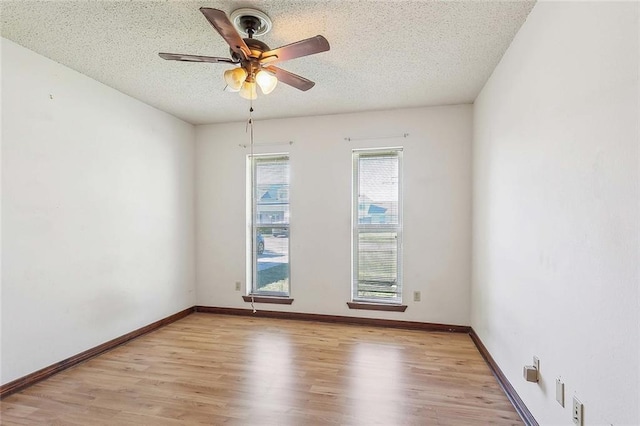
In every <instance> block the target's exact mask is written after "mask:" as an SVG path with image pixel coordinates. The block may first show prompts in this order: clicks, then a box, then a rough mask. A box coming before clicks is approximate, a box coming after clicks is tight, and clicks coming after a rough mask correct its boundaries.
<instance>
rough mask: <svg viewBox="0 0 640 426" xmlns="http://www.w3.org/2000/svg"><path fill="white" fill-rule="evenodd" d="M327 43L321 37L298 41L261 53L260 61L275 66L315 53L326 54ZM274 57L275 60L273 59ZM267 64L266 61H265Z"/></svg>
mask: <svg viewBox="0 0 640 426" xmlns="http://www.w3.org/2000/svg"><path fill="white" fill-rule="evenodd" d="M329 49H330V47H329V42H328V41H327V39H326V38H324V37H322V36H321V35H317V36H315V37H311V38H308V39H305V40H300V41H297V42H295V43H291V44H287V45H286V46H282V47H278V48H277V49H273V50H270V51H268V52H263V53H262V55H260V59H262V58H264V59H268V63H269V64H275V63H278V62H282V61H288V60H290V59H295V58H300V57H302V56H307V55H313V54H315V53H320V52H326V51H327V50H329ZM273 57H275V59H274V58H273ZM265 62H267V61H265Z"/></svg>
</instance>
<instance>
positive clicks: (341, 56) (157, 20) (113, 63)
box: [0, 0, 534, 124]
mask: <svg viewBox="0 0 640 426" xmlns="http://www.w3.org/2000/svg"><path fill="white" fill-rule="evenodd" d="M533 5H534V2H531V1H511V2H508V1H507V2H502V1H500V2H495V1H484V2H471V1H462V2H449V1H446V2H444V1H443V2H434V1H331V0H323V1H277V0H263V1H197V2H195V1H176V0H170V1H152V0H144V1H135V0H134V1H97V0H82V1H42V0H41V1H24V0H20V1H6V0H2V2H1V3H0V8H1V9H0V13H1V16H2V18H1V19H2V36H3V37H5V38H8V39H10V40H12V41H14V42H16V43H18V44H20V45H22V46H24V47H27V48H29V49H31V50H33V51H35V52H38V53H40V54H42V55H44V56H46V57H48V58H51V59H53V60H55V61H57V62H60V63H62V64H64V65H66V66H68V67H70V68H73V69H75V70H77V71H79V72H81V73H83V74H85V75H87V76H89V77H92V78H94V79H95V80H98V81H100V82H102V83H104V84H107V85H109V86H111V87H113V88H115V89H117V90H119V91H121V92H123V93H126V94H128V95H130V96H133V97H135V98H137V99H140V100H141V101H143V102H146V103H147V104H150V105H152V106H154V107H156V108H158V109H161V110H163V111H166V112H168V113H170V114H173V115H175V116H177V117H180V118H182V119H184V120H186V121H188V122H190V123H194V124H202V123H217V122H218V123H219V122H227V121H237V120H244V119H246V117H247V109H248V101H246V100H244V99H242V98H240V97H239V96H238V94H237V93H229V92H225V91H223V88H224V83H223V80H222V73H223V72H224V71H225V70H226V69H229V68H230V67H231V65H228V64H204V63H187V62H174V61H165V60H163V59H161V58H159V57H158V52H172V53H187V54H196V55H210V56H224V57H228V56H229V48H228V46H227V45H226V43H225V42H224V41H223V40H222V38H221V37H220V36H219V35H218V34H217V33H216V32H215V30H214V29H213V28H212V27H211V26H210V25H209V23H208V22H207V21H206V20H205V18H204V16H203V15H202V14H201V13H200V12H199V11H198V8H200V7H202V6H205V7H214V8H218V9H222V10H223V11H225V12H226V13H227V14H230V13H231V12H232V11H233V10H235V9H237V8H240V7H255V8H258V9H260V10H262V11H263V12H265V13H266V14H267V15H269V16H270V17H271V19H272V21H273V29H272V31H271V32H270V33H269V34H267V35H266V36H265V37H262V38H261V40H262V41H264V42H265V43H267V44H268V45H269V46H270V47H271V48H275V47H279V46H282V45H285V44H289V43H291V42H294V41H298V40H300V39H304V38H308V37H311V36H314V35H317V34H322V35H324V36H325V37H326V38H327V39H328V40H329V43H330V45H331V50H330V51H329V52H324V53H320V54H317V55H314V56H308V57H304V58H298V59H294V60H292V61H288V62H283V63H281V64H279V65H278V66H281V67H282V68H284V69H286V70H288V71H291V72H294V73H296V74H300V75H302V76H304V77H307V78H309V79H310V80H313V81H315V82H316V86H315V87H314V88H312V89H311V90H309V91H308V92H301V91H299V90H296V89H294V88H291V87H289V86H286V85H284V84H279V85H278V87H277V88H276V90H275V91H274V92H273V93H271V94H270V95H268V96H262V95H261V94H260V95H259V99H258V100H256V101H254V109H255V112H254V117H255V118H257V119H261V118H276V117H294V116H305V115H321V114H335V113H343V112H353V111H364V110H379V109H392V108H401V107H414V106H427V105H446V104H458V103H471V102H473V101H474V100H475V98H476V96H477V95H478V93H479V91H480V89H482V86H483V85H484V83H485V82H486V80H487V79H488V78H489V76H490V75H491V72H492V71H493V69H494V68H495V66H496V65H497V63H498V62H499V60H500V58H501V57H502V54H503V53H504V51H505V50H506V49H507V47H508V46H509V44H510V43H511V40H512V39H513V37H514V35H515V34H516V32H517V31H518V29H519V28H520V26H521V25H522V24H523V22H524V21H525V19H526V17H527V15H528V13H529V11H530V10H531V8H532V7H533Z"/></svg>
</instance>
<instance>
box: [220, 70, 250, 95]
mask: <svg viewBox="0 0 640 426" xmlns="http://www.w3.org/2000/svg"><path fill="white" fill-rule="evenodd" d="M246 78H247V71H246V70H245V69H244V68H241V67H239V68H234V69H231V70H227V71H225V72H224V82H225V83H227V86H229V89H231V90H232V91H234V92H237V91H238V90H240V88H241V87H242V83H244V81H245V80H246Z"/></svg>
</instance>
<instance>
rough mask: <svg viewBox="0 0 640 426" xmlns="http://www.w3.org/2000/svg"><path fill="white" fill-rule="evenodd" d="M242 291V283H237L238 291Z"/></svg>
mask: <svg viewBox="0 0 640 426" xmlns="http://www.w3.org/2000/svg"><path fill="white" fill-rule="evenodd" d="M240 290H242V283H241V282H240V281H236V291H240Z"/></svg>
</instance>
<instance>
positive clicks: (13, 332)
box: [1, 39, 195, 383]
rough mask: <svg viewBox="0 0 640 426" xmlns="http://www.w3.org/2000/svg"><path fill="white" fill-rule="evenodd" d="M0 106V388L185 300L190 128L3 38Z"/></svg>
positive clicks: (190, 267) (190, 242)
mask: <svg viewBox="0 0 640 426" xmlns="http://www.w3.org/2000/svg"><path fill="white" fill-rule="evenodd" d="M50 96H51V97H50ZM2 104H3V105H2V230H3V234H2V264H3V266H4V268H3V270H2V375H1V376H2V383H6V382H9V381H11V380H13V379H16V378H18V377H21V376H24V375H26V374H29V373H31V372H33V371H35V370H37V369H40V368H42V367H45V366H48V365H50V364H52V363H54V362H58V361H60V360H62V359H64V358H67V357H69V356H72V355H75V354H77V353H79V352H82V351H84V350H86V349H88V348H91V347H94V346H96V345H98V344H101V343H104V342H105V341H107V340H110V339H112V338H115V337H118V336H120V335H122V334H125V333H128V332H130V331H132V330H134V329H136V328H139V327H142V326H144V325H147V324H149V323H151V322H153V321H156V320H158V319H161V318H163V317H166V316H168V315H170V314H173V313H175V312H178V311H180V310H182V309H185V308H187V307H190V306H192V305H193V304H194V303H195V266H194V262H195V254H194V250H195V242H194V225H195V219H194V193H193V188H194V182H193V177H194V152H195V151H194V143H193V140H194V128H193V126H191V125H190V124H187V123H184V122H182V121H180V120H178V119H176V118H174V117H172V116H170V115H168V114H166V113H163V112H160V111H158V110H156V109H154V108H151V107H149V106H147V105H145V104H142V103H141V102H139V101H137V100H134V99H132V98H130V97H128V96H125V95H123V94H122V93H119V92H117V91H115V90H113V89H111V88H109V87H106V86H104V85H102V84H100V83H97V82H96V81H94V80H92V79H90V78H87V77H85V76H83V75H81V74H78V73H76V72H75V71H72V70H70V69H68V68H66V67H64V66H62V65H59V64H57V63H55V62H52V61H50V60H48V59H46V58H44V57H42V56H39V55H37V54H35V53H34V52H32V51H29V50H27V49H24V48H22V47H20V46H18V45H16V44H14V43H12V42H10V41H8V40H5V39H2Z"/></svg>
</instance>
